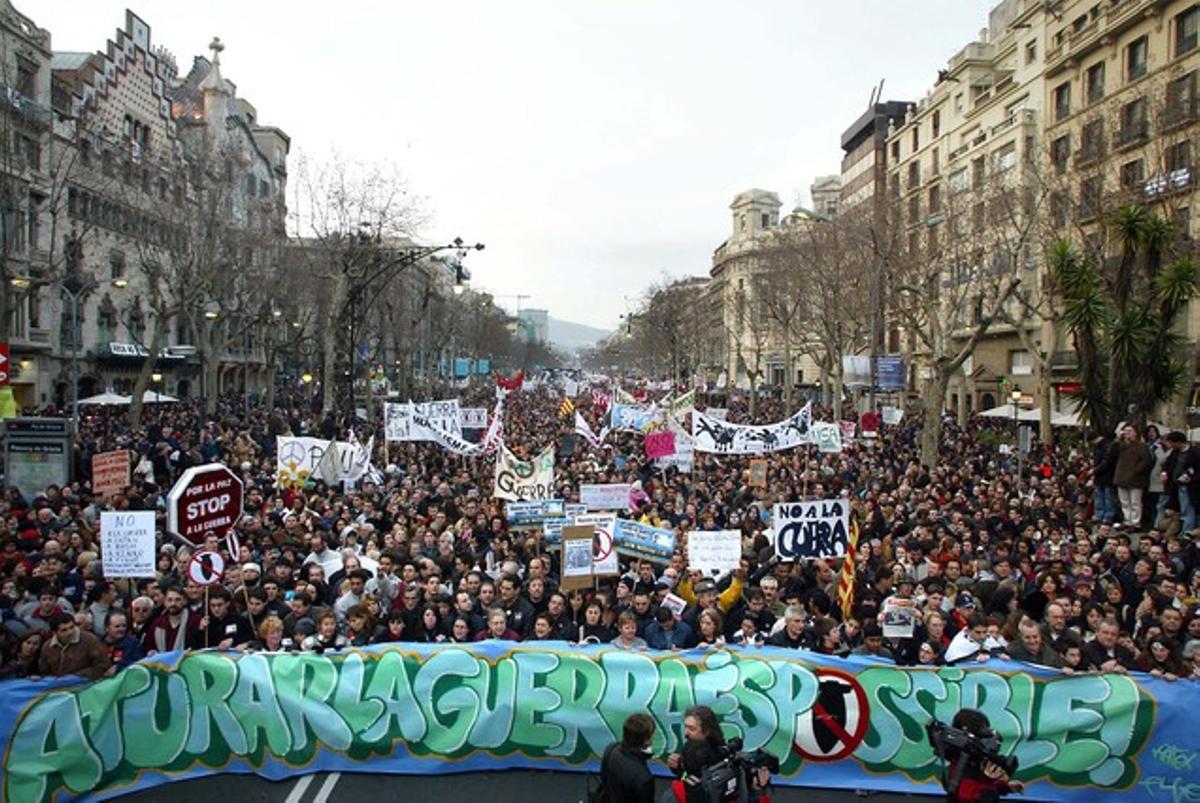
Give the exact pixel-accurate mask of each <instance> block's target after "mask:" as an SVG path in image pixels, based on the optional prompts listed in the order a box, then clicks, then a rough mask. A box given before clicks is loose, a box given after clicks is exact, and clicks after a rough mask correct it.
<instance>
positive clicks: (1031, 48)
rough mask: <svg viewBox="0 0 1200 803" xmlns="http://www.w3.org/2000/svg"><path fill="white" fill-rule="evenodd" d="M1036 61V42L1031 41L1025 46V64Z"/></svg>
mask: <svg viewBox="0 0 1200 803" xmlns="http://www.w3.org/2000/svg"><path fill="white" fill-rule="evenodd" d="M1035 61H1037V40H1036V39H1035V40H1033V41H1032V42H1029V43H1028V44H1026V45H1025V63H1026V64H1033V63H1034V62H1035Z"/></svg>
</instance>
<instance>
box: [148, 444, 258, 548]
mask: <svg viewBox="0 0 1200 803" xmlns="http://www.w3.org/2000/svg"><path fill="white" fill-rule="evenodd" d="M243 491H244V487H243V485H242V481H241V479H240V478H239V477H238V476H237V475H236V474H234V473H233V472H232V471H230V470H229V469H228V468H226V467H225V466H223V465H221V464H220V463H209V464H208V465H204V466H196V467H194V468H189V469H188V470H187V471H185V472H183V476H182V477H180V478H179V481H178V482H176V483H175V486H174V487H173V488H171V492H170V493H169V494H167V531H168V532H170V533H172V534H174V535H177V536H179V537H180V538H182V539H183V540H185V541H187V542H188V543H190V544H192V545H194V546H200V545H201V544H203V543H204V539H205V538H207V537H208V536H210V535H215V536H216V537H217V538H224V537H225V536H226V535H228V534H229V532H230V531H231V530H232V529H233V528H234V525H236V524H237V522H238V519H239V518H241V516H242V495H243Z"/></svg>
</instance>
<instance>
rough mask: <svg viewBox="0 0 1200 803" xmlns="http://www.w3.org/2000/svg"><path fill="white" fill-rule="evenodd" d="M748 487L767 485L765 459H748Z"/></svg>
mask: <svg viewBox="0 0 1200 803" xmlns="http://www.w3.org/2000/svg"><path fill="white" fill-rule="evenodd" d="M750 487H751V488H766V487H767V461H766V460H762V459H754V460H751V461H750Z"/></svg>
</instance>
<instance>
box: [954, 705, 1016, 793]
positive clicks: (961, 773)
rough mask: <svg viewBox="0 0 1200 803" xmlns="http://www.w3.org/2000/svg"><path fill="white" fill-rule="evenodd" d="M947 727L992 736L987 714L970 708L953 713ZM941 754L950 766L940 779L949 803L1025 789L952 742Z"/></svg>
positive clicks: (1001, 771)
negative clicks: (944, 752) (951, 720)
mask: <svg viewBox="0 0 1200 803" xmlns="http://www.w3.org/2000/svg"><path fill="white" fill-rule="evenodd" d="M951 726H952V727H954V728H958V729H959V730H961V731H965V732H966V733H968V734H970V735H971V736H973V737H975V738H976V739H984V738H987V737H989V736H994V734H993V733H992V723H991V722H989V721H988V718H987V716H985V715H984V714H983V712H981V711H976V710H975V709H973V708H964V709H963V710H961V711H959V712H958V713H957V714H955V715H954V721H953V722H952V723H951ZM945 757H946V760H948V761H949V762H950V767H949V769H948V770H947V773H946V777H945V778H943V779H942V782H943V784H944V785H945V786H946V787H947V788H946V800H947V801H950V803H966V801H982V802H983V803H992V801H996V800H999V799H1000V798H1001V797H1002V796H1004V795H1006V794H1008V793H1010V792H1017V793H1020V792H1024V791H1025V784H1023V783H1021V782H1020V781H1012V780H1009V777H1008V773H1006V772H1005V771H1004V769H1003V768H1002V767H1000V766H999V765H998V764H996V763H995V762H993V761H988V760H987V759H982V760H981V759H978V758H976V757H974V756H970V755H965V754H964V753H963V752H962V750H960V749H959V748H957V747H954V746H953V745H947V746H946V756H945ZM951 787H954V788H951Z"/></svg>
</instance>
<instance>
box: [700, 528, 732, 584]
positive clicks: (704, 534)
mask: <svg viewBox="0 0 1200 803" xmlns="http://www.w3.org/2000/svg"><path fill="white" fill-rule="evenodd" d="M741 561H742V533H741V531H739V530H691V531H689V532H688V542H687V563H688V568H689V569H699V570H700V571H702V572H704V573H705V574H706V575H713V574H724V573H725V572H731V571H733V570H734V569H736V568H737V567H738V566H739V565H740V564H741Z"/></svg>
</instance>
